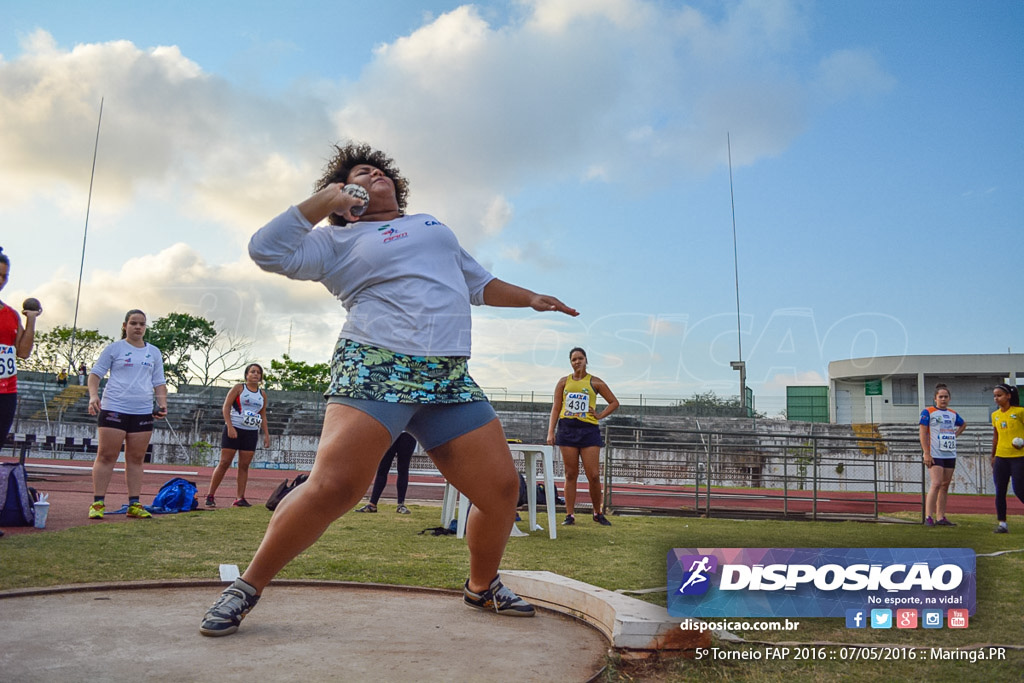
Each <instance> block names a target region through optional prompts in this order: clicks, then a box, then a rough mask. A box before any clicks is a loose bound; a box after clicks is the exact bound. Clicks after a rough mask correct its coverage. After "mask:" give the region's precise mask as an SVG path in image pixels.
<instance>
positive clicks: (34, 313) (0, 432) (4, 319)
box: [0, 247, 43, 449]
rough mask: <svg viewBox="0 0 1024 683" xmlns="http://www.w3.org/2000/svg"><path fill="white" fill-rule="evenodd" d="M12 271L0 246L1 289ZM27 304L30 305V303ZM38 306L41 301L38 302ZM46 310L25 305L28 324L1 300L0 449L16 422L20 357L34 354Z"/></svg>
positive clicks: (23, 358)
mask: <svg viewBox="0 0 1024 683" xmlns="http://www.w3.org/2000/svg"><path fill="white" fill-rule="evenodd" d="M10 273H11V260H10V259H9V258H7V254H5V253H4V250H3V247H0V290H2V289H3V288H4V287H5V286H7V278H8V277H9V276H10ZM25 303H27V304H29V305H30V306H31V302H28V301H26V302H25ZM37 305H38V304H37ZM42 312H43V309H41V308H40V309H37V310H32V309H29V308H26V309H25V310H23V311H22V312H21V315H23V316H25V326H24V327H22V325H21V316H19V315H18V312H17V311H16V310H14V309H13V308H11V307H10V306H8V305H7V304H5V303H4V302H3V301H0V449H2V448H3V445H4V443H6V442H7V433H8V432H10V431H11V425H12V424H14V415H15V413H16V412H17V409H18V359H19V358H20V359H22V360H25V359H26V358H28V357H29V355H31V353H32V345H33V344H34V343H35V339H36V318H38V317H39V314H40V313H42Z"/></svg>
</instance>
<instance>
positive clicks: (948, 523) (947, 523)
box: [935, 517, 956, 526]
mask: <svg viewBox="0 0 1024 683" xmlns="http://www.w3.org/2000/svg"><path fill="white" fill-rule="evenodd" d="M935 526H956V524H954V523H953V522H951V521H949V520H948V519H946V518H945V517H943V518H942V519H940V520H939V521H937V522H935Z"/></svg>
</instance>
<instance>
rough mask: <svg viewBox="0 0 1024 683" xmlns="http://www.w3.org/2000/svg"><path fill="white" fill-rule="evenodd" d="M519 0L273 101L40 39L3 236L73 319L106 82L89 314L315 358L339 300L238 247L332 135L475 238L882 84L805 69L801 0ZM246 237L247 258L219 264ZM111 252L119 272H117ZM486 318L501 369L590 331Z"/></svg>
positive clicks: (219, 82) (121, 51)
mask: <svg viewBox="0 0 1024 683" xmlns="http://www.w3.org/2000/svg"><path fill="white" fill-rule="evenodd" d="M514 11H518V12H520V14H519V16H514V17H513V18H512V19H511V20H509V21H508V22H507V23H505V24H502V25H492V24H491V23H488V21H487V20H485V19H484V18H483V17H482V16H481V14H480V12H479V11H478V10H477V9H476V8H475V7H474V6H472V5H465V6H462V7H459V8H458V9H455V10H453V11H451V12H448V13H446V14H443V15H440V16H438V17H436V18H432V19H429V20H426V21H425V23H424V24H423V25H422V26H421V27H420V28H419V29H418V30H416V31H413V32H411V33H410V34H408V35H406V36H403V37H400V38H398V39H396V40H394V41H392V42H390V43H388V44H384V45H381V46H380V47H379V49H377V50H376V52H375V53H374V54H373V55H371V56H369V57H368V59H369V61H368V63H367V64H366V65H365V66H364V68H363V70H362V72H361V75H360V77H359V79H358V80H357V81H355V82H352V83H345V84H343V85H342V84H339V83H331V82H323V81H319V82H315V83H309V82H305V81H302V82H297V83H296V85H295V86H294V87H293V88H292V89H291V91H289V93H288V96H287V97H274V98H268V97H266V96H263V95H261V94H259V93H256V92H252V91H249V90H247V89H245V88H244V87H241V86H238V85H236V84H234V83H232V82H229V81H227V80H225V79H223V78H221V77H220V76H218V75H217V74H213V73H209V72H208V71H206V70H205V69H204V65H203V64H200V63H197V62H195V61H193V60H192V59H190V57H189V55H187V54H182V53H181V50H180V49H179V48H177V47H175V46H155V47H150V46H139V45H136V44H134V43H132V42H130V41H128V40H118V41H111V42H105V43H91V44H81V45H76V46H74V47H72V48H67V47H64V46H61V45H58V44H57V43H56V41H55V40H54V39H53V38H52V37H51V36H50V35H49V34H47V33H46V32H45V31H38V32H36V33H34V34H32V35H31V36H29V37H28V38H27V39H26V41H25V42H24V43H23V45H22V51H21V53H20V54H17V55H14V56H7V57H3V58H0V150H2V154H0V221H2V222H3V223H4V224H5V225H24V226H26V229H25V230H23V231H19V232H18V234H17V235H16V236H11V235H9V234H6V235H5V236H4V241H5V242H6V243H5V244H4V246H5V247H11V246H13V247H14V248H12V249H9V251H10V253H11V254H12V258H14V259H15V260H16V263H15V274H14V279H13V280H12V287H13V286H15V285H19V279H18V278H22V279H21V280H20V282H22V283H23V284H22V285H19V286H24V287H26V289H31V290H32V291H33V293H34V294H35V295H37V296H40V298H43V299H44V304H45V305H46V316H45V317H46V318H47V319H48V320H49V321H50V322H51V324H52V323H53V322H55V321H57V320H60V321H61V322H64V321H70V318H71V316H72V315H73V305H74V289H75V284H76V283H75V282H74V279H75V277H76V276H77V272H76V273H74V275H72V274H71V273H70V272H69V271H70V268H68V267H66V266H63V265H62V266H60V267H57V268H55V267H54V265H53V264H54V263H55V262H57V261H58V260H59V259H57V258H55V255H56V254H58V253H63V252H65V251H74V252H77V244H78V243H80V237H79V236H78V235H76V234H75V232H76V231H77V230H78V228H77V226H78V225H80V221H81V218H82V217H83V214H84V207H85V203H86V202H85V196H86V192H87V190H88V185H89V169H90V164H91V160H92V151H93V142H94V138H95V134H96V123H97V120H96V119H97V114H98V106H99V102H100V98H101V97H102V98H104V109H103V127H102V131H101V136H100V149H99V163H98V166H97V175H96V182H97V189H102V191H99V192H97V193H96V196H95V198H94V203H93V207H92V208H93V212H94V214H93V215H94V217H96V218H102V220H98V221H95V222H96V225H95V226H94V229H95V230H96V231H97V233H98V234H99V235H103V236H105V237H106V238H108V239H109V240H110V241H109V242H108V244H113V245H115V246H112V247H107V248H106V251H105V255H106V256H107V257H108V262H107V263H104V264H102V265H96V263H95V262H94V261H93V262H87V265H88V267H89V270H87V274H86V278H85V282H84V284H83V308H82V311H81V313H80V321H81V322H82V324H84V325H86V326H89V327H99V328H101V330H103V331H107V330H111V329H115V330H116V329H117V328H118V327H119V325H120V320H121V318H122V317H123V312H124V310H126V309H127V308H132V307H140V308H144V309H151V310H147V312H149V313H150V315H151V317H159V316H160V315H163V314H166V313H167V312H170V311H172V310H175V311H183V312H195V313H196V314H201V315H212V316H215V317H216V318H217V319H218V320H223V321H224V324H226V325H231V326H234V327H236V328H237V329H238V330H240V331H245V332H246V333H249V334H252V335H253V336H254V337H255V340H256V344H257V348H264V349H268V351H266V352H265V353H264V356H263V357H264V359H265V357H266V356H267V355H270V356H276V355H279V353H280V351H281V350H282V349H283V348H284V347H285V345H286V344H287V338H288V329H289V327H291V339H292V345H293V354H292V355H293V356H295V357H302V356H303V355H304V354H305V355H306V356H307V357H308V358H309V359H310V360H317V359H325V358H326V356H327V354H328V353H329V351H330V348H331V346H332V344H333V339H334V337H335V336H336V334H337V330H338V329H339V327H340V323H341V319H342V315H341V312H340V311H341V309H340V304H338V303H337V302H335V301H333V300H331V299H330V297H329V295H327V294H326V292H325V291H324V290H322V288H319V287H318V286H317V285H314V284H310V283H291V282H288V281H287V280H286V279H284V278H281V277H273V276H269V275H266V274H264V273H260V272H259V271H257V270H256V269H255V267H254V266H252V265H251V264H250V263H249V262H248V259H247V257H246V256H245V255H244V253H243V248H242V244H244V237H245V235H247V234H249V233H251V232H252V231H253V229H254V228H255V227H257V226H259V225H261V224H262V223H263V222H264V221H266V220H267V219H268V218H269V217H270V216H272V215H274V214H275V213H277V212H278V211H280V210H281V209H283V208H284V207H286V206H287V205H288V204H291V203H294V202H296V201H298V200H301V199H302V198H304V197H305V196H306V195H307V194H308V193H309V191H310V188H311V187H312V183H313V180H314V178H315V176H317V175H318V174H319V169H320V167H321V165H322V163H323V160H324V158H325V157H326V156H327V153H328V151H329V150H328V144H329V143H330V142H333V141H335V140H338V139H356V140H365V141H369V142H371V143H373V144H374V145H377V146H379V147H381V148H382V149H385V150H387V151H388V152H389V153H390V154H392V155H393V156H394V157H395V159H396V160H397V162H398V165H399V166H400V167H401V168H402V170H403V171H404V173H405V174H406V175H407V176H408V177H409V178H410V180H411V186H412V196H411V202H410V209H411V210H423V211H429V212H431V213H434V214H436V215H438V216H439V218H441V219H442V220H444V221H445V222H446V223H448V224H449V225H451V226H452V227H453V229H455V230H456V231H457V232H458V233H459V236H460V239H461V240H463V242H464V244H465V245H466V247H467V248H468V249H470V250H471V251H472V250H473V247H474V246H475V245H478V244H480V243H481V242H483V241H485V240H493V239H496V238H498V236H499V234H500V233H502V231H503V230H504V229H505V228H506V226H507V225H508V224H509V223H510V221H512V220H513V219H514V218H515V216H516V212H515V205H514V204H513V202H512V201H511V200H510V199H509V198H512V197H516V196H517V195H518V194H519V193H520V192H521V191H522V190H523V189H524V188H528V187H530V186H536V185H544V186H545V187H546V188H548V189H550V188H558V187H559V186H560V185H561V186H565V187H575V186H576V184H579V183H581V182H591V183H593V182H608V183H613V182H614V183H626V184H628V185H629V189H630V191H632V190H633V189H634V188H641V189H640V191H643V192H646V191H648V189H647V187H648V186H649V185H650V181H651V180H652V179H655V180H658V179H660V178H661V177H662V176H664V175H665V174H666V173H668V172H670V173H672V174H675V175H678V174H680V173H683V174H685V173H690V174H694V175H700V174H703V173H706V172H707V171H708V170H709V169H713V168H714V167H715V166H721V165H723V164H724V162H725V156H724V153H725V149H724V141H725V132H726V131H727V130H728V131H730V132H731V134H732V135H733V138H734V140H736V141H742V145H738V146H737V147H736V148H734V161H735V162H736V163H737V164H750V163H754V162H755V161H757V160H758V159H759V158H763V157H765V156H771V155H775V154H778V153H780V151H782V150H784V149H785V148H786V146H787V145H789V144H790V143H791V142H792V141H793V140H794V139H795V138H796V137H797V136H798V135H800V133H801V131H802V130H803V127H804V126H805V125H806V119H807V117H808V115H809V112H810V104H811V103H815V102H819V101H821V100H822V99H831V100H833V101H834V99H835V98H837V97H848V96H854V95H857V94H863V93H865V92H880V91H882V90H884V88H885V87H886V83H887V82H890V81H887V79H888V78H889V77H888V76H887V75H886V74H885V72H884V70H883V69H882V67H881V66H879V64H878V62H877V60H874V59H873V58H871V56H870V55H869V54H867V53H859V52H857V51H856V50H850V51H848V52H845V53H837V54H835V55H830V56H829V55H826V56H825V57H824V58H823V59H822V60H821V67H820V68H819V69H818V71H816V72H813V73H804V72H801V71H800V70H799V69H798V68H797V67H795V66H794V65H793V62H792V60H791V52H792V51H793V49H794V46H796V45H799V44H800V41H801V40H803V37H804V36H805V34H806V31H807V28H808V25H809V22H808V18H807V17H806V16H805V14H804V11H803V3H800V2H783V1H779V2H753V1H749V2H739V3H736V4H730V5H728V6H726V8H725V9H724V10H717V9H715V8H714V7H712V8H711V9H709V10H707V11H702V10H698V9H696V8H694V7H686V6H683V7H679V6H677V5H674V4H672V3H656V2H646V1H644V0H571V1H567V0H524V1H523V2H520V3H518V4H517V5H515V7H514ZM844 78H845V79H847V80H846V81H845V83H846V85H845V86H844V80H843V79H844ZM841 86H842V87H841ZM844 88H845V89H844ZM143 206H145V209H143V208H142V207H143ZM147 215H148V216H149V217H151V219H152V222H151V223H147V222H145V221H144V220H143V219H141V218H140V216H147ZM65 224H67V225H74V226H75V229H74V230H65V228H64V226H65ZM195 225H199V226H200V227H192V226H195ZM190 228H191V230H190ZM195 232H201V233H202V234H200V235H194V233H195ZM40 234H41V235H43V236H44V237H45V240H46V241H45V242H44V240H43V239H40ZM154 234H158V236H159V237H160V238H161V239H157V238H156V237H150V236H151V235H154ZM179 234H180V235H182V236H181V237H178V236H177V235H179ZM166 235H172V237H169V238H168V237H165V236H166ZM500 238H501V239H502V240H503V241H504V242H506V243H508V244H509V245H510V247H509V250H508V251H507V252H506V254H505V255H506V256H508V257H510V258H512V257H517V258H522V259H527V260H528V261H529V262H530V263H533V264H537V265H539V266H541V267H544V266H545V264H550V263H551V261H550V258H551V255H550V254H548V256H547V258H545V252H546V249H545V245H544V244H542V243H539V242H537V241H535V240H534V241H529V240H526V241H523V242H520V241H517V239H516V236H515V235H500ZM171 240H187V241H188V244H173V242H172V241H171ZM172 244H173V246H170V245H172ZM235 244H237V245H238V251H237V253H238V257H237V259H232V258H231V257H230V256H228V257H225V256H224V254H225V253H228V254H230V253H235V252H234V251H233V249H234V245H235ZM225 245H227V246H226V247H225ZM215 247H216V249H215ZM119 249H123V250H124V251H123V254H121V253H116V254H114V256H115V257H120V260H121V261H123V265H122V266H121V267H116V266H110V265H109V262H110V257H111V253H112V252H115V251H116V250H119ZM213 251H218V253H219V254H220V255H219V256H218V257H216V258H212V257H210V256H208V255H209V254H210V253H211V252H213ZM19 259H20V260H19ZM207 259H210V260H207ZM116 260H117V259H116V258H115V261H116ZM64 261H67V259H65V260H64ZM64 261H62V263H63V262H64ZM74 263H75V266H76V268H75V270H76V271H77V258H75V259H74ZM19 269H20V270H19ZM41 273H45V275H40V274H41ZM12 291H13V290H12ZM5 294H7V292H5ZM499 320H504V319H503V318H499ZM43 322H45V321H43ZM501 324H502V325H506V326H507V325H509V324H510V323H507V322H503V323H501ZM595 324H596V323H592V326H593V325H595ZM638 324H639V323H638ZM641 326H642V325H641ZM489 327H490V324H489V323H488V324H483V325H481V326H478V329H477V337H476V349H477V351H478V353H480V354H482V355H481V357H479V358H477V359H475V360H474V362H475V363H476V364H478V365H482V366H483V367H484V368H488V371H489V372H490V371H492V370H493V372H494V373H495V374H494V376H495V378H496V380H495V381H497V380H499V379H501V378H506V379H508V378H511V379H515V380H516V381H532V380H533V379H537V381H540V379H542V378H541V377H540V375H544V376H546V375H547V374H548V372H549V371H551V370H553V369H555V368H558V371H559V372H561V371H562V370H563V369H564V367H562V366H564V365H565V363H564V359H562V358H554V357H552V359H548V358H547V355H546V354H548V353H549V352H551V353H554V354H555V356H557V355H558V353H561V352H562V350H563V347H564V350H565V351H567V349H568V346H566V344H568V342H569V340H570V338H575V339H579V338H580V337H581V336H585V335H586V334H587V330H586V329H585V328H583V327H581V326H580V323H578V322H573V321H569V322H566V321H563V320H559V319H557V318H553V317H546V318H538V319H536V320H535V319H533V318H529V319H527V320H525V321H524V320H522V319H516V323H515V325H514V329H511V328H510V329H505V331H504V332H503V333H501V334H500V335H492V334H491V332H490V331H489ZM670 328H671V326H669V327H666V328H664V329H663V330H660V331H659V330H657V329H654V330H648V334H649V335H651V336H658V335H659V334H660V335H661V337H662V338H663V337H664V336H665V334H667V333H673V334H674V330H671V329H670ZM638 329H639V328H638ZM570 332H571V333H572V334H570ZM656 332H657V333H658V334H655V333H656ZM638 334H639V333H638ZM548 335H553V336H551V337H550V338H549V336H548ZM260 345H263V346H260ZM571 345H572V344H569V346H571ZM271 348H276V349H277V352H274V351H270V350H269V349H271ZM517 349H518V351H517ZM552 349H554V351H552ZM517 353H529V354H530V356H531V357H530V359H529V361H524V360H523V357H521V356H517V355H516V354H517ZM636 354H637V356H638V360H637V359H631V358H628V357H627V356H626V355H623V356H621V357H618V358H612V357H611V356H609V357H608V361H609V362H608V365H607V367H609V369H611V368H612V367H613V366H615V365H617V364H621V365H623V366H625V365H628V364H629V363H631V362H633V361H634V360H637V362H639V363H640V364H641V367H648V368H655V369H654V370H647V371H645V372H646V373H647V376H648V378H649V380H650V381H651V382H661V381H662V380H663V378H664V381H665V382H679V381H682V380H681V379H680V378H681V377H682V378H683V379H685V373H681V371H680V370H679V369H678V368H679V360H678V358H676V356H677V355H678V354H677V353H674V352H670V351H666V352H664V353H663V352H662V351H659V350H655V351H650V352H647V358H646V360H644V358H641V357H642V356H644V354H645V352H644V351H643V350H642V349H639V350H637V351H636ZM597 355H600V353H599V352H598V354H597ZM644 363H646V365H643V364H644ZM531 364H532V365H536V366H539V367H540V368H541V370H538V371H536V372H537V373H539V374H537V375H536V376H535V375H534V372H533V371H530V370H529V367H531ZM659 365H662V366H664V367H663V369H659ZM623 377H624V378H623V381H624V382H625V381H629V382H632V381H633V378H632V377H627V376H623Z"/></svg>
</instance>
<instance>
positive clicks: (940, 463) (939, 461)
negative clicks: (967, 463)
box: [932, 458, 956, 470]
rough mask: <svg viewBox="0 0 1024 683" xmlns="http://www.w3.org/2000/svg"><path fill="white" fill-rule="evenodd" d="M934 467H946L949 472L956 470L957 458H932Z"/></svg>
mask: <svg viewBox="0 0 1024 683" xmlns="http://www.w3.org/2000/svg"><path fill="white" fill-rule="evenodd" d="M932 467H945V468H946V469H947V470H953V469H956V458H932Z"/></svg>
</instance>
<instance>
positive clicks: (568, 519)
mask: <svg viewBox="0 0 1024 683" xmlns="http://www.w3.org/2000/svg"><path fill="white" fill-rule="evenodd" d="M575 523H576V515H566V516H565V521H563V522H562V526H572V525H573V524H575Z"/></svg>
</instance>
